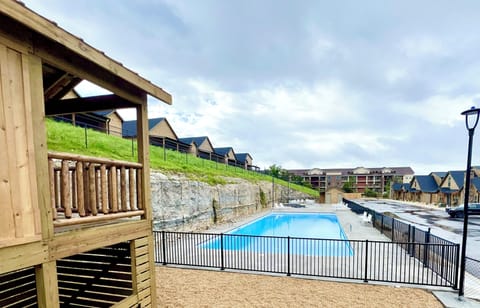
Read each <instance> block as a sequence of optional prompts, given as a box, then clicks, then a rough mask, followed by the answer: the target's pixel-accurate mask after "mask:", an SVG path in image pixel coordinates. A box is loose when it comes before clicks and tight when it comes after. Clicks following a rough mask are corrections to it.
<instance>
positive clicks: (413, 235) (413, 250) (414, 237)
mask: <svg viewBox="0 0 480 308" xmlns="http://www.w3.org/2000/svg"><path fill="white" fill-rule="evenodd" d="M415 230H416V228H415V226H413V232H412V233H413V234H412V242H413V245H412V256H415V239H416V236H415Z"/></svg>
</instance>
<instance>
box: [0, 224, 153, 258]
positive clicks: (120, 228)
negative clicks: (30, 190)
mask: <svg viewBox="0 0 480 308" xmlns="http://www.w3.org/2000/svg"><path fill="white" fill-rule="evenodd" d="M151 234H152V229H151V223H149V222H147V221H145V220H138V221H131V222H125V223H116V224H110V225H106V226H99V227H92V228H88V229H77V230H73V231H69V232H64V233H61V234H57V235H56V236H55V238H53V240H52V241H51V242H50V244H49V246H50V260H58V259H62V258H65V257H68V256H73V255H76V254H79V253H82V252H86V251H90V250H93V249H97V248H100V247H106V246H110V245H113V244H116V243H119V242H125V241H129V240H133V239H137V238H141V237H145V236H148V235H151ZM0 252H1V250H0Z"/></svg>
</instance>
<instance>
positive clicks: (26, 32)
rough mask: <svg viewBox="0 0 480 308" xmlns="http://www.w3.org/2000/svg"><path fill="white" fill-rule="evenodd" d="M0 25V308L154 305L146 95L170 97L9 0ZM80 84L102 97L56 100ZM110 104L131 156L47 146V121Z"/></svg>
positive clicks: (0, 11)
mask: <svg viewBox="0 0 480 308" xmlns="http://www.w3.org/2000/svg"><path fill="white" fill-rule="evenodd" d="M0 25H2V26H1V27H0V161H1V162H2V167H1V168H0V209H1V211H0V307H42V308H43V307H48V308H50V307H111V306H115V307H157V306H158V305H157V302H156V301H157V295H156V275H155V263H154V238H153V233H152V218H153V216H152V208H151V205H150V200H151V193H150V163H149V162H150V159H149V138H148V116H147V114H148V106H147V105H148V103H147V102H148V97H150V98H156V99H158V100H160V101H162V102H164V103H167V104H171V103H172V98H171V95H170V94H169V93H167V92H165V91H164V90H163V89H162V88H160V87H159V86H157V85H155V84H153V83H152V82H150V81H148V80H147V79H145V78H143V77H142V76H140V75H139V74H137V73H136V72H133V71H132V70H130V69H128V68H127V67H125V66H123V64H121V63H120V62H117V61H115V60H113V59H112V58H110V57H108V56H107V55H106V54H105V53H103V52H102V51H100V50H98V49H96V48H94V47H92V46H91V45H89V44H87V43H86V42H85V41H83V40H82V39H80V38H78V37H76V36H74V35H72V34H71V33H69V32H67V31H65V30H64V29H62V28H60V27H59V26H58V25H57V24H56V23H54V22H52V21H50V20H48V19H46V18H44V17H42V16H40V15H38V14H37V13H35V12H33V11H32V10H30V9H28V8H27V7H26V6H25V5H24V4H23V3H21V2H19V1H12V0H0ZM82 80H87V81H89V82H91V83H93V84H95V85H97V86H99V87H101V88H103V89H105V90H107V91H109V92H110V93H112V94H110V95H100V96H91V97H84V98H78V97H71V98H66V99H63V98H64V97H65V95H66V94H67V93H69V92H70V91H72V90H73V88H75V86H76V85H78V83H79V82H81V81H82ZM121 108H131V109H134V110H135V111H136V115H137V117H136V119H137V121H138V125H137V127H136V136H137V137H136V139H137V155H136V157H137V162H125V161H116V160H112V159H111V158H108V157H105V158H101V157H86V156H82V155H78V154H77V153H59V152H51V151H49V150H48V147H47V128H46V118H47V117H53V116H57V115H61V114H79V115H80V114H95V112H100V111H102V110H109V109H111V110H117V109H121ZM97 114H98V113H97ZM99 116H100V115H99ZM77 120H78V119H77ZM90 120H93V119H90Z"/></svg>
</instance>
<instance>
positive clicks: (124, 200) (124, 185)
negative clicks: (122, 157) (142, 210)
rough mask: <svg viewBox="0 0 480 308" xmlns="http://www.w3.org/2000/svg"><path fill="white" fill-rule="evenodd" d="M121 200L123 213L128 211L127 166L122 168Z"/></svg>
mask: <svg viewBox="0 0 480 308" xmlns="http://www.w3.org/2000/svg"><path fill="white" fill-rule="evenodd" d="M120 196H121V197H120V198H121V206H122V208H121V210H122V212H126V211H128V209H127V174H126V169H125V166H122V167H121V168H120Z"/></svg>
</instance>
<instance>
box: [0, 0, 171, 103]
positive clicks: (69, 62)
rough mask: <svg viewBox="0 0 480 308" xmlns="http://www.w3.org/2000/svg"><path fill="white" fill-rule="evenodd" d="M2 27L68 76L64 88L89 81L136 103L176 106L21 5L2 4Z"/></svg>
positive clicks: (145, 82)
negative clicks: (148, 100) (153, 101)
mask: <svg viewBox="0 0 480 308" xmlns="http://www.w3.org/2000/svg"><path fill="white" fill-rule="evenodd" d="M0 23H1V24H2V27H4V26H5V27H8V28H9V29H11V30H12V31H17V32H18V34H19V35H18V37H21V38H22V39H24V40H31V43H32V45H33V46H32V50H31V52H32V53H34V54H35V55H37V56H39V57H41V58H42V60H43V62H44V63H46V64H48V65H50V66H52V67H55V68H56V69H57V72H60V73H62V72H64V74H63V76H60V77H59V78H58V79H57V81H58V80H61V81H62V82H60V83H61V87H62V88H64V87H65V86H70V87H72V86H75V85H76V84H78V82H79V80H83V79H85V80H89V81H91V82H93V83H95V84H97V85H99V86H101V87H104V88H105V89H107V90H110V91H112V92H113V93H115V94H116V95H118V96H119V97H121V98H124V99H126V100H128V101H129V102H132V103H136V104H143V103H144V101H145V100H144V99H141V97H142V95H145V94H148V95H151V96H153V97H155V98H157V99H159V100H161V101H163V102H165V103H167V104H171V103H172V97H171V95H170V94H169V93H167V92H166V91H164V90H163V89H162V88H160V87H158V86H156V85H154V84H153V83H151V82H150V81H148V80H147V79H145V78H143V77H141V76H140V75H138V74H137V73H135V72H133V71H131V70H130V69H128V68H126V67H124V66H123V65H122V64H121V63H120V62H117V61H115V60H113V59H112V58H110V57H108V56H107V55H105V53H103V52H102V51H100V50H98V49H95V48H94V47H92V46H91V45H89V44H87V43H85V42H84V41H83V40H82V39H81V38H79V37H76V36H74V35H73V34H71V33H69V32H67V31H65V30H64V29H62V28H60V27H58V26H57V24H55V23H54V22H52V21H50V20H48V19H46V18H44V17H42V16H40V15H38V14H37V13H35V12H33V11H32V10H30V9H28V8H27V7H26V6H25V5H24V4H23V3H21V2H18V1H12V0H0ZM20 25H23V26H24V27H26V28H28V29H30V30H32V31H33V32H32V35H31V37H25V36H26V35H25V34H24V32H25V30H23V29H24V28H23V27H21V26H20ZM62 60H63V61H62ZM52 73H53V72H52ZM51 86H52V89H53V88H54V87H53V86H55V84H54V83H53V82H52V85H51ZM48 98H49V97H46V99H48ZM56 98H57V97H56Z"/></svg>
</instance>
